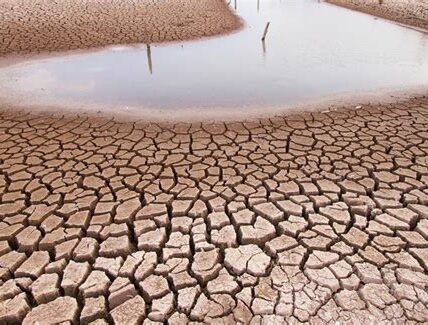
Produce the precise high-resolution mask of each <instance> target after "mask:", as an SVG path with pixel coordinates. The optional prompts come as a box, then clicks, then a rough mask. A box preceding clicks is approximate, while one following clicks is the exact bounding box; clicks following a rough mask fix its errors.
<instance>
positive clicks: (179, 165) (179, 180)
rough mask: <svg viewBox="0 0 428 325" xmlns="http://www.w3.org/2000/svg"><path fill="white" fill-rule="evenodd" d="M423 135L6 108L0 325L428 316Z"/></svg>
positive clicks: (401, 129) (318, 123)
mask: <svg viewBox="0 0 428 325" xmlns="http://www.w3.org/2000/svg"><path fill="white" fill-rule="evenodd" d="M427 125H428V97H421V98H415V99H412V100H409V101H405V102H401V103H397V104H388V105H387V104H385V105H381V106H377V107H369V106H367V107H363V108H361V109H358V110H353V111H351V110H343V111H342V110H340V111H335V112H329V113H312V114H303V115H295V116H289V117H281V118H280V117H276V118H272V119H262V120H258V121H255V122H247V123H239V122H236V123H232V122H228V123H224V124H221V123H220V124H205V123H202V124H175V125H172V124H171V125H167V124H148V123H147V124H145V123H139V122H138V123H137V122H136V123H130V122H121V123H120V122H116V121H112V120H106V119H98V120H97V119H91V118H87V117H80V118H77V117H76V118H71V117H70V118H55V117H52V116H51V117H49V116H36V115H30V114H26V113H16V112H15V113H14V112H11V111H9V112H6V111H3V112H2V113H0V140H1V141H0V163H1V164H0V193H1V203H0V214H1V223H0V255H1V256H0V278H1V281H0V283H1V286H0V300H1V303H0V323H2V324H4V323H14V322H23V323H24V324H36V323H37V322H40V323H64V324H65V323H79V322H80V323H82V324H86V323H90V322H93V323H92V324H106V323H115V324H141V323H143V324H155V323H161V322H165V321H167V322H168V323H170V324H185V323H187V322H193V323H196V322H203V323H215V324H235V323H242V324H275V323H277V324H282V323H285V322H290V323H298V322H310V323H315V324H317V323H318V324H319V323H332V322H335V321H341V322H343V323H359V324H360V323H372V324H373V323H375V324H380V323H391V322H395V323H416V322H428V293H427V288H428V273H427V271H428V131H427Z"/></svg>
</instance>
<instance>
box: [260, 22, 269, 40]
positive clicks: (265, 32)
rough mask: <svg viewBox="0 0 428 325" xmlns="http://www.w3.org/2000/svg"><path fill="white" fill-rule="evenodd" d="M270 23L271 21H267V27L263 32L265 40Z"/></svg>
mask: <svg viewBox="0 0 428 325" xmlns="http://www.w3.org/2000/svg"><path fill="white" fill-rule="evenodd" d="M269 25H270V21H268V22H267V24H266V27H265V31H264V33H263V37H262V41H264V40H265V39H266V34H267V32H268V30H269Z"/></svg>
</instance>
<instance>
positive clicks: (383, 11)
mask: <svg viewBox="0 0 428 325" xmlns="http://www.w3.org/2000/svg"><path fill="white" fill-rule="evenodd" d="M326 1H327V2H329V3H332V4H336V5H339V6H343V7H346V8H349V9H354V10H358V11H362V12H365V13H368V14H372V15H375V16H378V17H382V18H386V19H390V20H394V21H397V22H399V23H401V24H406V25H410V26H414V27H418V28H422V29H426V30H428V1H427V0H326ZM379 1H381V4H380V3H379Z"/></svg>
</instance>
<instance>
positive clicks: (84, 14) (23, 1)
mask: <svg viewBox="0 0 428 325" xmlns="http://www.w3.org/2000/svg"><path fill="white" fill-rule="evenodd" d="M0 17H1V19H0V55H5V54H9V53H29V52H47V51H64V50H72V49H85V48H91V47H100V46H105V45H111V44H125V43H154V42H168V41H182V40H187V39H195V38H200V37H206V36H213V35H218V34H224V33H228V32H231V31H234V30H236V29H238V28H239V27H240V26H241V21H240V20H239V18H238V17H237V16H236V15H234V14H233V13H232V11H231V10H230V9H229V7H228V6H227V5H226V3H225V2H224V1H222V0H163V1H154V0H152V1H150V0H128V1H117V0H56V1H46V0H20V1H17V0H2V1H0Z"/></svg>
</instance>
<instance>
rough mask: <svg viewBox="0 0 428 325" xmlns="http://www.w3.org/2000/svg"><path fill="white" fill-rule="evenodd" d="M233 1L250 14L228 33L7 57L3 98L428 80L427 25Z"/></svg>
mask: <svg viewBox="0 0 428 325" xmlns="http://www.w3.org/2000/svg"><path fill="white" fill-rule="evenodd" d="M230 6H231V9H232V10H235V8H236V13H237V14H238V15H239V16H241V17H242V19H243V20H244V22H245V26H244V28H243V29H242V30H240V31H238V32H236V33H233V34H230V35H226V36H220V37H216V38H209V39H204V40H200V41H190V42H182V43H171V44H164V45H151V46H150V51H148V50H147V47H146V45H145V44H141V45H132V46H120V47H112V48H106V49H102V50H99V51H90V52H86V53H79V54H72V55H61V56H55V57H51V58H43V59H37V57H35V59H34V60H33V59H32V60H29V61H26V62H21V63H19V64H14V65H9V66H5V67H3V68H1V69H0V98H2V99H3V100H4V101H8V102H12V103H16V104H19V105H41V106H43V105H47V106H49V105H55V106H64V107H67V106H68V107H85V106H88V107H89V106H91V107H97V109H102V108H104V107H113V108H114V107H116V108H117V109H128V108H129V107H132V108H137V109H138V108H139V107H141V108H155V109H164V110H171V111H172V110H174V112H177V111H179V110H180V109H184V108H197V109H200V110H204V109H205V110H208V109H212V108H216V107H218V108H219V107H223V108H228V109H234V108H242V107H245V108H246V109H252V108H254V109H260V108H261V107H273V106H281V105H289V104H293V103H299V102H301V101H304V100H311V99H316V98H321V97H328V96H333V95H338V94H341V93H354V92H364V91H372V90H376V89H380V88H400V87H414V86H428V35H427V34H424V33H421V32H418V31H415V30H413V29H409V28H405V27H402V26H399V25H397V24H394V23H391V22H388V21H385V20H382V19H376V18H374V17H372V16H369V15H366V14H362V13H358V12H354V11H351V10H347V9H343V8H340V7H336V6H333V5H329V4H326V3H322V2H317V1H311V0H259V1H257V0H237V1H236V2H235V1H234V0H232V1H231V3H230ZM268 21H270V28H269V31H268V34H267V38H266V41H265V42H264V43H263V42H262V41H261V36H262V33H263V30H264V27H265V24H266V23H267V22H268Z"/></svg>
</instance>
